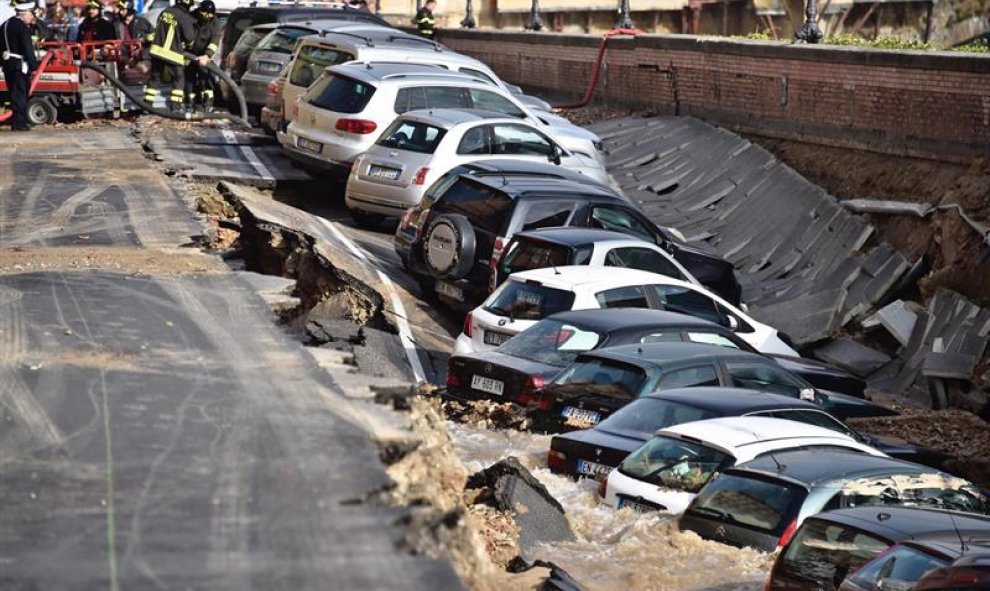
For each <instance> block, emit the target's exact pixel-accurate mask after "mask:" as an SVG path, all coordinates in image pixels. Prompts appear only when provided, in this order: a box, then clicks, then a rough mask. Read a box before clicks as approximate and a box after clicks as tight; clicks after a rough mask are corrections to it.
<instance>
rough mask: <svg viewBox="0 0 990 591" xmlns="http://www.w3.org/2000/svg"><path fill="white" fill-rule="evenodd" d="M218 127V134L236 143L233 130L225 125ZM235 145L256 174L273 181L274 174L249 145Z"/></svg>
mask: <svg viewBox="0 0 990 591" xmlns="http://www.w3.org/2000/svg"><path fill="white" fill-rule="evenodd" d="M218 129H220V135H222V136H223V138H224V139H225V140H227V141H228V142H231V143H232V144H237V136H235V135H234V132H232V131H230V130H229V129H227V128H226V127H220V128H218ZM237 147H238V148H240V149H241V154H244V158H245V159H247V161H248V164H250V165H251V167H252V168H254V170H255V172H257V173H258V176H260V177H261V178H263V179H264V180H266V181H272V182H274V181H275V175H273V174H272V173H271V171H269V170H268V167H267V166H265V165H264V163H263V162H262V161H261V160H260V159H259V158H258V155H257V154H255V153H254V150H252V149H251V146H241V145H238V146H237Z"/></svg>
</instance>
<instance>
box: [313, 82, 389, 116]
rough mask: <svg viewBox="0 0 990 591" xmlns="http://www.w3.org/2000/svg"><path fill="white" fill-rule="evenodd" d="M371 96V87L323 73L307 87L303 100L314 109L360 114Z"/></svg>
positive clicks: (372, 91) (373, 89)
mask: <svg viewBox="0 0 990 591" xmlns="http://www.w3.org/2000/svg"><path fill="white" fill-rule="evenodd" d="M373 94H375V88H374V87H373V86H369V85H368V84H363V83H361V82H358V81H357V80H352V79H350V78H347V77H345V76H334V75H333V74H329V73H325V74H323V75H322V76H320V78H319V80H317V81H316V82H314V83H313V85H312V86H310V87H309V90H307V91H306V94H305V96H304V97H303V100H304V101H306V102H307V103H309V104H311V105H313V106H314V107H319V108H321V109H327V110H328V111H334V112H336V113H360V112H361V111H363V110H364V108H365V107H366V106H367V105H368V101H370V100H371V96H372V95H373Z"/></svg>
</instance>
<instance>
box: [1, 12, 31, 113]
mask: <svg viewBox="0 0 990 591" xmlns="http://www.w3.org/2000/svg"><path fill="white" fill-rule="evenodd" d="M13 7H14V16H12V17H10V18H9V19H7V20H6V21H4V23H3V24H2V25H0V51H2V54H0V59H2V60H3V77H4V80H6V82H7V90H8V92H9V93H10V105H11V108H12V109H13V111H14V112H13V117H11V128H12V129H13V130H14V131H30V129H31V126H30V125H28V118H27V100H28V80H30V77H31V73H32V72H34V71H35V70H36V69H38V57H37V56H36V55H35V54H34V45H33V44H32V43H31V25H32V24H33V23H34V19H35V16H34V12H33V11H34V0H32V1H31V2H17V3H15V4H13Z"/></svg>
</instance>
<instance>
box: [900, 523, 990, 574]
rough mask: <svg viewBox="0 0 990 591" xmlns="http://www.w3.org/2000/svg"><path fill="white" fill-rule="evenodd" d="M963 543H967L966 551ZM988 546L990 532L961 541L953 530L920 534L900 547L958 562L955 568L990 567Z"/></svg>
mask: <svg viewBox="0 0 990 591" xmlns="http://www.w3.org/2000/svg"><path fill="white" fill-rule="evenodd" d="M967 537H968V538H969V539H967ZM963 542H965V549H964V548H963ZM988 544H990V532H987V534H986V535H984V536H979V535H974V536H964V537H963V538H962V540H960V536H959V534H958V533H957V532H956V531H955V530H952V531H940V532H935V533H930V534H920V535H918V536H917V537H916V538H914V539H911V540H904V541H902V542H900V543H899V544H898V545H899V546H913V547H915V548H920V549H922V550H927V551H928V552H929V553H936V554H942V555H943V556H944V557H946V558H947V559H949V560H950V561H953V560H956V562H954V563H953V566H964V565H966V564H980V563H982V564H983V565H985V566H990V546H988ZM957 559H958V560H957Z"/></svg>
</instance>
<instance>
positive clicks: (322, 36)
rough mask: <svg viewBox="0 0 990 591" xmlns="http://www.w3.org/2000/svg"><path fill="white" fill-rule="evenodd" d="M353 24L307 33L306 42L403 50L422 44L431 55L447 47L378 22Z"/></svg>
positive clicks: (424, 49) (427, 53)
mask: <svg viewBox="0 0 990 591" xmlns="http://www.w3.org/2000/svg"><path fill="white" fill-rule="evenodd" d="M319 22H320V23H321V24H331V23H332V22H333V21H323V20H321V21H319ZM337 22H341V21H337ZM344 22H346V21H344ZM352 26H353V27H355V28H353V29H352V28H347V29H345V30H343V31H341V30H338V28H337V27H330V28H328V29H325V30H321V31H319V32H317V33H315V34H313V35H307V36H306V37H305V43H306V44H307V45H319V44H320V43H321V42H326V43H328V44H334V45H341V44H344V45H346V44H351V45H363V46H364V47H365V48H368V49H371V48H374V49H385V50H398V49H401V50H403V51H408V50H420V49H421V48H420V45H422V53H423V54H424V55H430V56H434V55H436V52H437V51H444V50H445V49H446V48H445V47H444V46H443V45H440V44H439V43H437V42H435V41H431V40H429V39H425V38H423V37H420V36H418V35H413V34H411V33H406V32H405V31H400V30H398V29H393V28H391V27H387V26H382V25H379V24H377V23H364V22H357V23H353V24H352ZM313 28H318V27H313ZM396 41H413V42H415V44H410V43H404V44H402V45H399V44H397V43H395V42H396ZM379 44H381V45H379ZM448 52H449V50H448Z"/></svg>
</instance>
